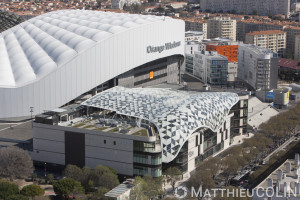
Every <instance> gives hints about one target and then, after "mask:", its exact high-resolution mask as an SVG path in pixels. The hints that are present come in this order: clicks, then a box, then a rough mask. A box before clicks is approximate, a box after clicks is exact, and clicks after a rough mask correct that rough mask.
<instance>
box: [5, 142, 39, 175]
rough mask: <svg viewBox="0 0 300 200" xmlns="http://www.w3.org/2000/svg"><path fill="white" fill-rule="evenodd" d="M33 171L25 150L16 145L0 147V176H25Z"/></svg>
mask: <svg viewBox="0 0 300 200" xmlns="http://www.w3.org/2000/svg"><path fill="white" fill-rule="evenodd" d="M32 172H33V162H32V160H31V157H30V155H29V154H28V152H27V151H24V150H22V149H20V148H18V147H5V148H1V149H0V177H5V178H10V179H15V178H27V177H28V176H30V175H31V174H32Z"/></svg>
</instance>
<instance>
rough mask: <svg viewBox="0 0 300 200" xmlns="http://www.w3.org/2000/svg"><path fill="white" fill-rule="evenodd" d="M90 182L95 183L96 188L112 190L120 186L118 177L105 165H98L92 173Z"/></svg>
mask: <svg viewBox="0 0 300 200" xmlns="http://www.w3.org/2000/svg"><path fill="white" fill-rule="evenodd" d="M89 180H91V181H93V183H94V184H95V186H96V187H105V188H108V189H112V188H114V187H116V186H117V185H119V184H120V182H119V180H118V176H117V175H116V174H114V173H112V171H111V169H110V168H108V167H106V166H103V165H98V166H97V167H96V168H95V169H94V170H92V171H91V173H90V177H89Z"/></svg>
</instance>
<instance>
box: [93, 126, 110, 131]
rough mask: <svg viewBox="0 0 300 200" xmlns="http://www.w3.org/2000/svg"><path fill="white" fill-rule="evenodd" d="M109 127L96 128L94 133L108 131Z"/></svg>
mask: <svg viewBox="0 0 300 200" xmlns="http://www.w3.org/2000/svg"><path fill="white" fill-rule="evenodd" d="M108 128H109V127H107V126H105V127H101V128H96V129H95V130H96V131H103V130H105V129H108Z"/></svg>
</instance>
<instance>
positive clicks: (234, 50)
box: [206, 44, 239, 62]
mask: <svg viewBox="0 0 300 200" xmlns="http://www.w3.org/2000/svg"><path fill="white" fill-rule="evenodd" d="M206 51H216V52H217V53H218V54H220V55H223V56H226V57H227V58H228V61H229V62H237V61H238V57H239V46H238V45H216V44H206Z"/></svg>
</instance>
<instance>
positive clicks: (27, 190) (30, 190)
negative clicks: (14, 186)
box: [21, 185, 45, 199]
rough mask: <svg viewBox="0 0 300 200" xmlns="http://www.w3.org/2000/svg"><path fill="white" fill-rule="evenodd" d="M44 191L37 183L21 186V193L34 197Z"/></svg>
mask: <svg viewBox="0 0 300 200" xmlns="http://www.w3.org/2000/svg"><path fill="white" fill-rule="evenodd" d="M44 193H45V191H44V190H43V189H42V188H41V187H40V186H39V185H27V186H25V187H23V188H22V190H21V194H22V195H24V196H27V197H31V198H32V199H34V197H36V196H42V195H44Z"/></svg>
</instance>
